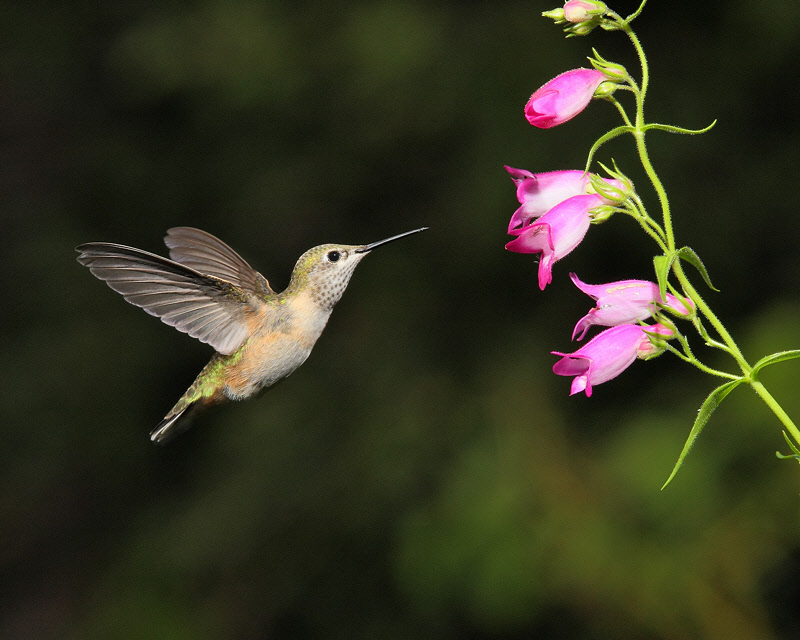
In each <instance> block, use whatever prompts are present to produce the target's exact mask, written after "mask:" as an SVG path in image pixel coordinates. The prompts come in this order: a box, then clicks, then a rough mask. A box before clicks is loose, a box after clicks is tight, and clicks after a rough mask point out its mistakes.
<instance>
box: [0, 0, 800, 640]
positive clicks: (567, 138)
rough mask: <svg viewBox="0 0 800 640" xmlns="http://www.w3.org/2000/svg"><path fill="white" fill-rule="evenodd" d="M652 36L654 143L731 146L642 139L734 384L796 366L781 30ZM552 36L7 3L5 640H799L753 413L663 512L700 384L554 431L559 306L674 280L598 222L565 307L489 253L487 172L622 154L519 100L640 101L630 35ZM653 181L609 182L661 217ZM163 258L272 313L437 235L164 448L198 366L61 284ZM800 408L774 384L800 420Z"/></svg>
mask: <svg viewBox="0 0 800 640" xmlns="http://www.w3.org/2000/svg"><path fill="white" fill-rule="evenodd" d="M651 4H652V6H650V7H648V8H647V9H646V10H645V12H644V13H643V15H642V17H641V19H640V20H639V21H638V23H637V30H638V33H639V35H640V36H641V39H642V41H643V43H644V46H645V47H646V50H647V51H648V53H649V56H650V60H651V63H652V86H651V89H652V90H651V94H650V98H649V101H648V105H647V106H648V108H649V115H650V119H651V120H654V121H661V122H669V123H673V124H678V125H681V126H685V127H702V126H705V125H706V124H708V123H709V122H710V121H711V120H713V119H714V118H717V119H718V124H717V126H716V127H715V128H714V129H713V130H712V131H711V132H710V133H708V134H706V135H703V136H698V137H690V136H668V135H666V134H653V135H652V136H651V138H650V139H651V152H652V157H653V160H654V162H655V163H656V166H657V168H658V170H659V171H660V174H661V176H662V177H663V180H664V183H665V185H666V187H667V189H668V190H669V192H670V194H671V198H672V203H673V207H674V213H675V226H676V231H677V235H678V238H679V242H681V243H682V244H688V245H690V246H692V247H693V248H694V249H695V250H696V251H697V252H698V253H699V254H700V255H701V256H702V257H703V259H704V260H705V262H706V264H707V266H708V268H709V270H710V272H711V275H712V278H713V280H714V282H715V284H716V285H717V287H718V288H719V289H720V290H721V293H719V294H717V293H712V292H709V293H708V299H709V301H710V302H711V303H712V305H713V306H714V308H715V309H716V310H717V311H718V312H719V314H720V315H721V317H722V318H723V319H724V321H725V322H726V323H727V324H728V326H729V328H730V329H731V331H732V332H733V333H734V335H735V336H737V338H738V339H739V340H740V341H741V344H742V347H743V349H744V350H745V353H746V354H747V355H748V357H749V358H751V360H752V361H755V360H756V359H757V358H758V357H760V356H762V355H764V354H765V353H768V352H773V351H778V350H782V349H790V348H798V347H800V344H798V342H799V341H798V336H797V333H798V331H797V326H798V323H797V316H798V312H800V303H799V302H798V296H797V288H798V281H799V280H800V260H798V258H797V246H798V239H800V234H799V233H798V228H797V222H796V217H797V215H798V204H799V203H798V201H799V200H800V196H799V195H798V189H797V186H796V183H797V174H798V168H799V167H798V142H800V141H798V123H797V113H798V111H799V110H800V95H799V92H798V90H797V59H798V55H800V44H799V41H798V39H797V37H796V33H797V28H798V18H797V12H796V6H795V3H794V2H791V1H786V2H783V3H781V2H774V3H768V4H762V5H759V4H758V3H752V2H745V1H744V0H738V1H737V0H733V1H731V2H725V3H685V7H686V9H687V10H683V11H682V10H679V9H677V8H676V3H672V2H657V1H653V2H652V3H651ZM678 4H680V3H678ZM690 7H691V10H688V9H689V8H690ZM767 7H768V8H769V10H768V9H767ZM549 8H552V7H551V6H549V5H548V4H547V3H544V4H542V3H538V2H521V1H503V2H491V3H490V2H485V3H484V2H473V3H464V2H459V3H456V2H440V3H424V2H412V1H408V0H405V1H404V0H383V1H381V2H345V3H337V2H322V1H318V2H302V1H299V2H298V1H292V2H289V1H285V2H278V1H273V2H239V3H229V2H224V1H222V0H208V1H206V2H191V3H187V2H163V3H152V2H130V1H128V2H119V3H112V2H108V3H96V2H67V3H62V2H49V3H47V2H40V3H27V2H22V3H14V4H12V3H7V4H6V6H5V7H4V10H3V19H2V26H0V30H2V33H1V34H0V36H1V37H0V42H2V45H0V46H2V51H0V54H1V55H0V78H2V82H0V126H1V127H2V143H0V180H1V181H2V182H0V195H1V202H2V207H1V208H0V222H1V223H2V228H1V229H0V248H2V251H0V261H1V263H0V266H2V271H1V273H2V276H0V277H2V290H3V292H4V294H5V299H4V302H3V303H2V315H3V325H4V327H5V331H4V334H5V339H4V346H3V348H2V350H0V358H2V361H1V362H0V364H2V371H3V378H2V382H3V384H2V387H1V388H2V391H0V393H2V399H1V400H0V411H2V414H0V423H1V424H2V429H3V444H2V448H0V452H2V453H0V455H1V456H2V458H1V460H2V467H1V468H2V472H0V473H1V474H2V485H1V486H2V505H1V509H2V511H0V636H2V637H3V638H14V639H16V638H37V639H50V638H59V639H62V638H66V639H85V638H109V639H112V638H113V639H123V638H124V639H127V638H131V639H138V638H168V639H197V638H199V639H204V638H210V639H227V638H237V639H238V638H241V639H260V638H326V639H327V638H333V639H336V638H342V639H349V638H389V639H393V638H397V639H400V638H434V639H439V638H441V639H470V640H480V639H484V638H486V639H488V638H501V639H509V640H510V639H519V638H579V639H583V638H604V639H605V638H620V639H628V638H642V639H645V638H646V639H660V638H664V639H673V638H674V639H684V638H725V639H727V638H731V637H741V638H745V637H746V638H749V639H755V640H758V639H761V638H765V639H766V638H782V637H783V638H790V637H793V635H792V633H793V630H796V628H797V625H798V623H799V622H800V619H798V614H797V602H798V597H800V591H799V590H798V587H797V576H798V571H800V545H798V527H797V524H798V521H797V516H798V486H800V485H799V484H798V478H799V477H800V476H798V471H799V470H798V468H797V465H796V464H794V463H792V462H788V461H779V460H777V459H776V458H775V456H774V452H775V450H776V449H781V450H784V451H785V450H786V446H785V444H784V443H783V440H782V437H781V434H780V425H779V423H778V421H777V420H776V419H775V418H774V416H772V415H771V414H770V413H769V411H768V410H767V409H766V407H765V406H764V405H763V404H761V403H760V402H759V401H758V400H757V398H756V397H755V395H754V394H752V393H751V392H750V391H749V390H747V389H745V388H742V389H739V390H737V391H736V393H734V394H733V395H732V396H731V397H730V398H729V400H728V401H727V402H726V403H725V404H724V405H723V406H722V408H721V409H720V410H719V411H718V413H717V414H715V415H714V417H713V419H712V421H711V423H710V424H709V426H708V428H707V431H706V432H705V433H704V434H703V435H702V437H701V438H700V440H699V442H698V444H697V446H696V447H695V449H694V450H693V452H692V454H691V455H690V456H689V458H688V459H687V463H686V465H685V467H684V469H683V470H682V471H681V473H680V474H679V475H678V477H677V479H676V480H675V482H674V483H673V484H672V485H671V486H670V487H669V489H668V490H666V491H663V492H661V491H659V487H660V486H661V484H662V483H663V481H664V480H665V479H666V477H667V475H668V474H669V471H670V469H671V467H672V464H673V463H674V461H675V459H676V457H677V455H678V453H679V451H680V449H681V447H682V446H683V442H684V440H685V438H686V435H687V434H688V431H689V428H690V426H691V424H692V420H693V418H694V416H695V412H696V410H697V408H698V407H699V405H700V403H701V402H702V399H703V398H704V396H705V395H706V394H707V393H708V392H709V391H710V390H711V389H712V388H713V386H714V385H715V384H716V382H715V381H714V380H712V379H710V378H709V377H707V376H704V375H702V374H700V373H698V372H696V371H695V370H693V369H690V368H689V367H688V366H686V365H683V364H682V363H680V362H679V361H677V359H676V358H674V357H672V356H669V355H665V356H663V357H661V358H659V359H657V360H654V361H651V362H647V363H644V362H637V363H635V364H634V365H633V367H632V368H631V369H630V370H628V371H627V372H626V373H625V374H624V375H622V376H620V377H619V378H618V379H616V380H614V381H612V382H609V383H607V384H604V385H602V386H599V387H597V388H596V390H595V394H594V396H593V397H592V398H591V399H587V398H585V397H584V396H582V395H581V396H575V397H572V398H570V397H568V396H567V393H568V389H569V380H568V379H565V378H558V377H556V376H554V375H553V374H552V372H551V370H550V369H551V366H552V364H553V362H554V361H555V358H554V357H553V356H551V355H550V354H549V352H550V351H551V350H571V349H572V348H573V345H572V344H571V343H570V342H569V336H570V333H571V331H572V327H573V325H574V323H575V322H576V321H577V320H578V318H579V317H580V316H582V315H583V314H584V313H586V311H587V310H588V308H589V306H590V302H589V300H588V298H586V297H585V296H583V295H582V294H580V293H579V292H578V291H577V290H576V289H575V288H574V287H573V285H572V284H571V283H570V282H569V280H568V278H567V274H568V272H569V271H576V272H577V273H578V275H579V276H580V277H581V278H582V279H583V280H585V281H586V282H590V283H596V282H603V281H606V280H611V279H621V278H636V277H651V273H652V271H651V266H650V265H651V259H652V253H653V249H654V247H653V245H652V243H650V242H649V240H648V239H647V238H646V237H645V236H644V234H642V233H641V232H640V231H639V230H638V229H637V228H636V226H635V224H634V223H633V222H632V221H631V220H630V219H627V218H621V217H619V218H614V219H612V220H611V222H609V223H608V224H605V225H602V226H600V227H593V228H592V229H591V230H590V232H589V234H588V236H587V238H586V240H585V241H584V243H583V244H582V245H581V246H580V247H579V248H578V249H577V250H576V251H575V252H574V253H573V254H572V255H570V256H569V257H568V258H566V259H565V260H564V261H563V262H562V263H559V264H557V265H556V267H555V270H554V282H553V284H552V285H551V286H549V287H548V288H547V290H546V291H545V292H540V291H539V290H538V287H537V286H536V277H535V272H536V263H535V260H534V258H533V257H532V256H525V255H518V254H511V253H508V252H506V251H505V250H504V248H503V245H504V243H505V242H506V240H507V237H506V235H505V230H506V225H507V222H508V218H509V217H510V215H511V213H512V212H513V211H514V209H515V208H516V206H517V203H516V200H515V198H514V190H513V185H512V183H511V181H510V180H509V178H508V176H507V175H506V173H505V171H504V170H503V168H502V165H503V164H509V165H512V166H516V167H521V168H526V169H530V170H532V171H545V170H553V169H573V168H575V169H577V168H581V166H582V164H583V162H584V159H585V154H586V152H587V151H588V148H589V145H590V144H591V142H592V141H593V140H594V139H595V138H596V137H598V136H599V135H600V134H601V133H602V132H603V131H604V130H606V129H608V128H610V127H612V126H614V125H615V124H616V123H617V120H616V116H615V111H614V110H613V108H612V107H611V106H610V105H608V104H604V103H596V104H591V105H590V106H589V108H588V109H587V110H586V111H585V112H584V113H583V114H582V115H581V116H580V117H579V118H577V119H576V120H573V121H571V122H569V123H567V124H565V125H563V126H562V127H559V128H556V129H553V130H550V131H541V130H538V129H534V128H532V127H530V126H529V125H528V124H527V123H526V122H525V120H524V118H523V117H522V107H523V105H524V103H525V100H526V99H527V97H528V96H529V95H530V93H531V92H532V91H533V90H534V89H536V88H537V87H538V86H540V85H541V84H542V83H543V82H545V81H546V80H547V79H549V78H550V77H552V76H554V75H556V74H557V73H560V72H562V71H564V70H567V69H570V68H575V67H578V66H582V65H586V61H585V58H586V56H587V55H589V54H590V53H591V47H592V46H595V47H597V48H598V50H599V51H600V53H601V54H602V55H604V56H605V57H607V58H609V59H613V60H617V61H619V62H622V63H623V64H625V65H627V66H628V67H629V68H631V69H634V68H635V60H634V58H633V57H632V51H631V48H630V46H629V44H628V43H627V41H626V39H625V38H624V36H622V35H621V34H610V33H604V32H597V33H595V34H593V35H592V36H590V37H589V38H575V39H570V40H565V39H564V38H563V34H562V33H561V32H560V30H559V28H558V27H555V26H553V25H552V23H551V22H550V21H547V20H545V19H542V18H540V17H539V13H540V12H541V11H542V10H545V9H549ZM615 8H617V9H618V10H619V11H620V12H627V11H630V10H632V8H633V3H628V5H627V6H620V5H615ZM623 99H624V97H623ZM631 151H632V146H631V141H630V140H629V139H620V140H617V141H615V142H614V143H612V144H610V145H608V146H607V147H606V148H604V149H603V151H602V153H601V155H600V159H601V160H603V161H606V162H608V161H610V160H611V159H612V158H613V159H615V160H616V161H617V162H618V163H619V165H620V167H621V168H622V169H623V170H624V171H625V172H627V173H629V174H630V175H631V176H632V177H633V178H634V179H635V180H636V184H637V187H638V191H639V192H640V194H641V195H642V196H643V198H645V200H646V202H647V203H648V205H649V207H650V209H651V211H652V212H653V213H654V214H655V212H656V204H655V200H654V197H653V193H652V190H651V189H650V188H649V186H648V185H647V184H646V183H645V181H644V180H643V178H642V176H641V172H640V171H637V169H636V166H635V157H634V156H633V155H632V153H631ZM176 225H192V226H198V227H201V228H203V229H206V230H208V231H210V232H212V233H214V234H216V235H218V236H220V237H221V238H222V239H224V240H225V241H226V242H228V243H229V244H231V245H232V246H233V247H234V248H236V249H237V250H238V251H239V252H240V253H241V254H242V255H243V256H244V257H245V258H246V259H248V260H249V261H250V262H251V263H252V264H253V265H254V266H255V267H256V268H258V269H259V270H260V271H262V272H263V273H264V274H265V275H266V276H267V277H268V278H269V279H270V281H271V282H272V284H273V285H274V286H275V287H276V288H282V287H283V286H285V284H286V283H287V281H288V277H289V274H290V270H291V267H292V265H293V264H294V261H295V260H296V259H297V257H298V256H299V255H300V254H301V253H302V252H303V251H304V250H306V249H307V248H309V247H311V246H313V245H316V244H321V243H325V242H345V243H366V242H370V241H374V240H377V239H379V238H382V237H385V236H388V235H392V234H395V233H398V232H401V231H405V230H407V229H412V228H415V227H418V226H422V225H428V226H430V227H431V230H430V231H428V232H426V233H424V234H421V235H419V236H415V237H413V238H410V239H408V240H405V241H403V243H397V244H393V245H391V246H390V247H387V248H385V249H382V250H381V251H380V252H376V253H375V254H374V255H372V256H370V257H369V258H368V259H367V260H366V261H365V262H364V263H363V264H362V265H361V266H360V267H359V269H358V270H357V273H356V274H355V276H354V278H353V280H352V282H351V285H350V287H349V289H348V291H347V293H346V294H345V296H344V299H343V300H342V302H341V303H340V305H339V307H338V308H337V309H336V312H335V313H334V314H333V316H332V319H331V322H330V323H329V326H328V328H327V330H326V333H325V335H324V337H323V338H322V339H321V341H320V343H319V344H318V346H317V347H316V349H315V351H314V353H313V355H312V356H311V358H310V359H309V361H308V362H307V363H306V364H305V365H304V366H303V367H302V368H301V369H300V370H299V371H298V372H297V373H295V374H294V375H293V376H292V377H291V378H290V380H289V381H288V382H286V383H285V384H283V385H281V386H280V387H278V388H277V389H275V390H273V391H272V392H270V393H269V394H267V395H266V396H265V397H263V398H260V399H258V400H255V401H251V402H249V403H245V404H234V405H229V406H227V407H225V408H223V409H219V410H216V411H213V412H210V413H208V414H207V415H206V416H205V417H204V418H203V419H201V420H199V421H198V424H197V425H196V426H195V428H194V429H193V430H192V431H190V432H188V433H187V434H185V435H184V436H182V437H181V438H180V439H178V440H177V441H175V442H174V443H173V444H171V445H170V446H168V447H164V448H159V447H155V446H153V445H152V444H151V443H150V442H149V440H148V437H147V435H148V432H149V431H150V429H151V428H152V427H153V426H154V425H155V424H156V423H157V422H158V421H159V420H160V419H161V417H162V416H163V414H164V413H165V412H166V411H167V410H168V409H169V408H170V407H171V406H172V404H173V402H174V401H175V400H176V399H177V398H178V396H179V395H180V394H181V393H182V392H183V391H184V389H185V388H186V387H187V386H188V384H189V383H190V382H191V381H192V380H193V378H194V375H195V374H196V373H197V372H198V371H199V370H200V368H201V367H202V366H203V364H204V363H205V361H206V360H207V359H208V357H209V356H210V351H209V349H208V347H206V346H204V345H201V344H200V343H197V342H196V341H194V340H192V339H190V338H188V337H186V336H184V335H181V334H179V333H177V332H175V331H174V330H172V329H170V328H168V327H166V326H165V325H163V324H162V323H160V322H158V321H157V320H156V319H154V318H151V317H149V316H147V315H146V314H144V313H143V312H142V311H141V310H138V309H136V308H134V307H132V306H130V305H127V304H126V303H125V302H124V301H123V300H122V299H121V297H120V296H118V295H117V294H115V293H113V292H112V291H110V290H109V289H108V288H107V287H106V286H105V285H103V284H102V283H101V282H99V281H97V280H95V279H94V278H93V277H92V276H91V275H90V274H89V272H88V271H87V270H86V269H84V268H83V267H81V266H80V265H78V263H77V262H75V259H74V257H75V254H74V252H73V247H74V246H75V245H77V244H79V243H81V242H87V241H93V240H102V241H111V242H120V243H124V244H130V245H134V246H137V247H141V248H143V249H146V250H149V251H154V252H157V253H164V252H165V251H166V250H165V248H164V247H163V245H162V244H161V238H162V236H163V233H164V231H165V230H166V229H167V228H169V227H171V226H176ZM692 344H693V345H694V346H695V348H696V349H697V351H698V353H699V354H700V355H701V356H702V357H703V358H705V359H706V360H707V361H708V362H709V363H710V364H713V365H715V366H721V367H725V368H730V367H731V365H732V363H730V362H728V361H726V360H725V359H723V358H719V357H717V356H716V355H714V354H712V353H708V352H707V350H705V349H703V348H702V346H701V344H700V340H699V339H698V338H697V337H692ZM799 374H800V366H798V364H796V363H785V364H781V365H777V366H775V367H774V368H772V369H768V370H766V371H765V372H764V374H763V380H764V382H765V383H766V384H767V386H768V388H770V389H771V390H772V391H773V393H774V394H775V396H776V397H777V398H778V399H779V400H780V401H781V402H783V403H784V406H785V408H786V409H787V410H788V411H789V413H790V414H791V415H793V416H794V417H795V418H797V417H800V399H799V398H798V393H797V390H796V386H797V385H796V382H797V378H798V375H799Z"/></svg>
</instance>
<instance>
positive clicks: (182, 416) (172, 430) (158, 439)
mask: <svg viewBox="0 0 800 640" xmlns="http://www.w3.org/2000/svg"><path fill="white" fill-rule="evenodd" d="M192 392H193V387H190V388H189V390H188V391H187V392H186V393H185V394H184V395H183V397H182V398H181V399H180V400H178V402H177V403H176V404H175V406H174V407H172V409H170V411H169V413H168V414H167V415H166V416H164V419H163V420H162V421H161V422H159V423H158V425H157V426H156V428H155V429H153V430H152V431H151V432H150V440H151V441H153V442H155V443H156V444H166V443H167V442H169V441H170V440H172V439H173V438H174V437H175V436H177V435H179V434H181V433H183V432H184V431H186V430H187V429H188V428H189V427H191V426H192V419H193V418H194V416H195V414H197V413H198V412H199V411H200V410H201V409H203V408H205V407H208V406H211V405H213V404H218V402H217V401H215V399H214V398H206V397H203V396H198V395H196V394H194V393H192Z"/></svg>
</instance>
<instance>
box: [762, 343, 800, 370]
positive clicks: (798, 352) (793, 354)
mask: <svg viewBox="0 0 800 640" xmlns="http://www.w3.org/2000/svg"><path fill="white" fill-rule="evenodd" d="M795 358H800V349H793V350H792V351H779V352H778V353H773V354H771V355H768V356H764V357H763V358H761V360H759V361H758V362H756V363H755V364H754V365H753V373H752V374H751V375H756V374H757V373H758V372H759V371H760V370H761V369H763V368H764V367H766V366H768V365H771V364H775V363H776V362H783V361H784V360H794V359H795Z"/></svg>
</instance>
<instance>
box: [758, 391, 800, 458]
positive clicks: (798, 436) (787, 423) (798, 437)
mask: <svg viewBox="0 0 800 640" xmlns="http://www.w3.org/2000/svg"><path fill="white" fill-rule="evenodd" d="M750 386H751V387H752V388H753V391H755V392H756V393H757V394H758V397H759V398H761V399H762V400H763V401H764V402H765V403H766V405H767V406H768V407H769V408H770V409H772V413H774V414H775V415H776V416H778V420H780V421H781V422H782V423H783V426H784V427H786V430H787V431H788V432H789V433H791V434H792V437H793V438H794V439H795V442H797V443H798V444H800V429H798V428H797V426H795V424H794V422H792V419H791V418H790V417H789V415H788V414H787V413H786V412H785V411H784V410H783V407H782V406H781V405H780V404H778V401H777V400H775V398H773V397H772V395H771V394H770V392H769V391H767V388H766V387H765V386H764V385H763V384H761V383H760V382H759V381H758V380H750Z"/></svg>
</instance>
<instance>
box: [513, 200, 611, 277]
mask: <svg viewBox="0 0 800 640" xmlns="http://www.w3.org/2000/svg"><path fill="white" fill-rule="evenodd" d="M602 203H603V198H601V197H600V196H598V195H596V194H591V195H583V196H572V197H571V198H567V199H566V200H564V201H562V202H560V203H558V204H557V205H556V206H555V207H553V208H552V209H550V210H549V211H548V212H547V213H545V214H544V215H543V216H542V217H541V218H539V219H538V220H537V221H536V222H534V223H533V224H531V225H529V226H527V227H523V228H521V229H514V230H512V231H510V232H509V233H511V234H514V235H516V236H517V237H516V238H515V239H514V240H512V241H511V242H509V243H508V244H507V245H506V249H508V250H509V251H515V252H517V253H541V254H542V256H541V260H540V261H539V288H540V289H542V290H544V288H545V287H546V286H547V285H548V284H550V282H552V280H553V273H552V270H553V263H555V262H557V261H558V260H561V258H563V257H564V256H565V255H567V254H568V253H569V252H570V251H572V250H573V249H574V248H575V247H577V246H578V245H579V244H580V242H581V240H583V237H584V236H585V235H586V232H587V231H588V230H589V223H590V221H591V220H590V217H589V210H590V209H592V208H593V207H596V206H599V205H601V204H602Z"/></svg>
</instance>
